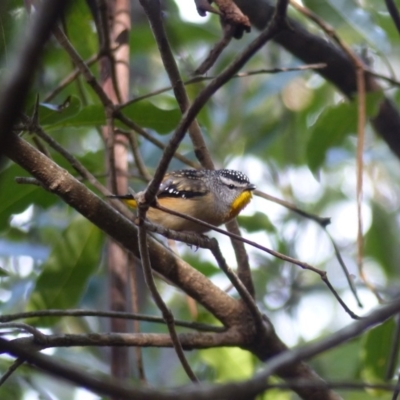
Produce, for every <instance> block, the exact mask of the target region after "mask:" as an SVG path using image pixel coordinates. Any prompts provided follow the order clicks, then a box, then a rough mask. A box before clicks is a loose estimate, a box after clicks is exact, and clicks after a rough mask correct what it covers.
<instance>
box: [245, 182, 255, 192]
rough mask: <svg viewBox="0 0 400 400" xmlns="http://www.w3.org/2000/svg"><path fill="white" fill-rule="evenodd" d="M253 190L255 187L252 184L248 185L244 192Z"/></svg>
mask: <svg viewBox="0 0 400 400" xmlns="http://www.w3.org/2000/svg"><path fill="white" fill-rule="evenodd" d="M255 189H256V185H253V184H252V183H249V184H248V185H247V187H246V190H249V191H253V190H255Z"/></svg>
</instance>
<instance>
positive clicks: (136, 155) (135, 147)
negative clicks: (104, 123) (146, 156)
mask: <svg viewBox="0 0 400 400" xmlns="http://www.w3.org/2000/svg"><path fill="white" fill-rule="evenodd" d="M116 132H119V133H121V134H122V135H125V132H123V133H122V132H121V130H119V129H116ZM127 133H128V135H127V136H128V140H129V144H130V145H131V150H132V153H133V159H134V160H135V164H136V168H137V169H138V171H139V173H140V175H141V176H142V177H143V178H144V179H145V180H146V181H147V182H150V181H151V178H152V176H151V174H150V172H149V171H148V170H147V167H146V164H145V162H144V161H143V158H142V155H141V154H140V150H139V143H138V141H137V137H136V135H135V133H134V132H132V131H129V132H127Z"/></svg>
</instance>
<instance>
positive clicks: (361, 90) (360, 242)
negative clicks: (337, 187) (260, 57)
mask: <svg viewBox="0 0 400 400" xmlns="http://www.w3.org/2000/svg"><path fill="white" fill-rule="evenodd" d="M290 4H291V5H292V6H293V7H294V8H296V9H297V10H298V11H300V12H301V13H302V14H304V15H305V16H306V17H308V18H309V19H310V20H312V21H313V22H315V23H316V24H317V25H318V26H319V27H320V28H321V29H322V30H323V31H324V32H325V33H326V34H327V35H329V36H330V37H331V38H332V39H333V40H334V41H335V42H336V43H337V44H338V45H339V46H340V47H341V48H342V50H343V51H344V52H345V53H346V54H347V56H348V57H349V58H350V60H351V61H352V63H353V64H354V68H355V73H356V83H357V94H358V96H357V102H358V103H357V108H358V114H357V116H358V121H357V135H358V141H357V220H358V224H357V225H358V226H357V228H358V229H357V265H358V270H359V274H360V277H361V279H362V280H363V282H364V283H365V285H366V286H367V287H368V288H369V289H370V290H371V292H372V293H374V295H375V296H376V298H377V299H378V301H379V302H382V301H383V300H382V297H381V296H380V294H379V293H378V291H377V289H376V288H375V287H374V286H373V285H372V284H371V283H370V282H369V281H368V279H367V277H366V276H365V273H364V270H363V247H364V238H363V233H362V215H361V206H362V187H363V151H364V139H365V123H366V111H365V74H364V65H363V63H362V61H361V60H360V59H359V58H358V57H357V56H356V55H355V54H354V52H353V51H352V50H351V49H350V48H349V47H348V46H347V45H346V44H345V43H344V42H343V41H342V40H341V39H340V37H339V36H338V35H337V33H336V32H335V30H334V29H333V28H332V27H331V26H330V25H329V24H327V23H326V22H325V21H323V20H322V19H321V18H319V17H318V16H317V15H316V14H314V13H313V12H312V11H311V10H309V9H308V8H306V7H303V6H301V5H299V4H298V3H296V2H295V1H293V0H290Z"/></svg>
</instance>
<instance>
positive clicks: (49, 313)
mask: <svg viewBox="0 0 400 400" xmlns="http://www.w3.org/2000/svg"><path fill="white" fill-rule="evenodd" d="M37 317H98V318H121V319H131V320H135V321H145V322H153V323H158V324H164V323H165V322H164V320H163V319H162V318H160V317H155V316H152V315H144V314H136V313H127V312H123V311H97V310H39V311H27V312H23V313H15V314H4V315H0V323H4V322H10V321H15V320H17V319H26V318H37ZM175 325H176V326H181V327H183V328H189V329H195V330H197V331H202V332H224V331H225V330H226V329H225V328H224V327H222V326H213V325H208V324H202V323H200V322H188V321H182V320H175Z"/></svg>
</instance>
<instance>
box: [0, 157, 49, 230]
mask: <svg viewBox="0 0 400 400" xmlns="http://www.w3.org/2000/svg"><path fill="white" fill-rule="evenodd" d="M17 176H27V173H26V171H25V170H24V169H22V168H21V167H20V166H18V165H15V164H13V165H11V166H9V167H8V168H5V169H3V170H2V171H1V172H0V182H1V187H2V188H3V190H0V230H3V229H5V228H6V227H8V222H9V219H10V217H11V215H12V214H19V213H21V212H22V211H24V210H26V209H27V208H28V207H29V206H30V205H31V204H36V205H40V206H41V207H43V208H48V207H49V206H51V205H52V204H54V203H55V202H56V201H57V197H56V196H54V195H52V194H50V193H48V192H46V191H45V190H44V189H43V188H41V187H39V186H36V185H28V184H18V183H16V182H15V177H17Z"/></svg>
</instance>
